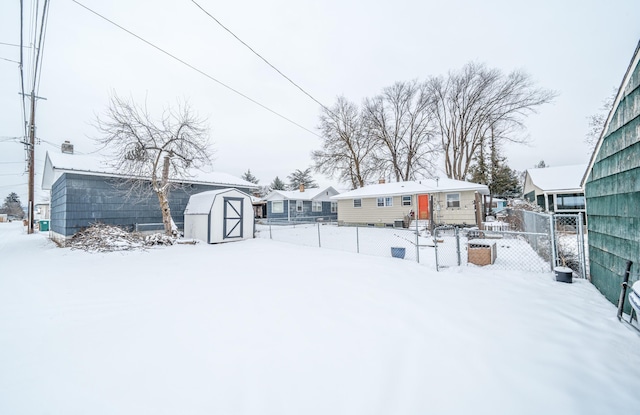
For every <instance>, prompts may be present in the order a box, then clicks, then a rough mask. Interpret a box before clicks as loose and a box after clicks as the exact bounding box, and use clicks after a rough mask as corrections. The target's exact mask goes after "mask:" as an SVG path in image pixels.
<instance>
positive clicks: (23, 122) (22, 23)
mask: <svg viewBox="0 0 640 415" xmlns="http://www.w3.org/2000/svg"><path fill="white" fill-rule="evenodd" d="M23 26H24V0H20V89H21V93H22V125H23V127H24V136H25V137H26V136H27V106H26V96H25V94H24V53H23V51H24V40H23V37H24V28H23Z"/></svg>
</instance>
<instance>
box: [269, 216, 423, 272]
mask: <svg viewBox="0 0 640 415" xmlns="http://www.w3.org/2000/svg"><path fill="white" fill-rule="evenodd" d="M256 230H257V232H256V236H257V237H258V238H267V239H272V240H275V241H280V242H288V243H294V244H298V245H304V246H311V247H318V248H327V249H337V250H341V251H347V252H353V253H359V254H365V255H375V256H385V257H395V258H404V259H406V260H410V261H416V262H419V263H421V264H434V265H435V255H434V252H433V251H434V243H433V239H432V238H431V237H430V236H429V233H428V231H427V230H426V226H425V225H424V224H420V223H418V222H416V223H414V225H413V226H410V227H409V228H389V227H378V226H373V227H370V226H338V225H337V224H336V223H313V224H310V223H305V224H300V223H298V224H292V223H283V224H277V225H276V224H275V223H268V224H257V225H256Z"/></svg>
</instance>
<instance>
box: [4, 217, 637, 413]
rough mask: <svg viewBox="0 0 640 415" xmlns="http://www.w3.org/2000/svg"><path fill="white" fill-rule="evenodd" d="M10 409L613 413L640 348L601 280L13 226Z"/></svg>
mask: <svg viewBox="0 0 640 415" xmlns="http://www.w3.org/2000/svg"><path fill="white" fill-rule="evenodd" d="M0 266H1V268H0V269H1V270H2V272H1V273H0V352H1V353H0V414H11V415H23V414H24V415H26V414H29V415H32V414H65V415H70V414H92V415H95V414H119V415H120V414H132V415H133V414H135V415H139V414H278V415H283V414H296V415H299V414H305V415H307V414H323V415H326V414H349V415H353V414H367V415H369V414H381V415H383V414H384V415H386V414H402V415H406V414H426V413H434V414H536V415H539V414H563V415H565V414H605V413H620V414H631V413H637V411H638V408H639V407H640V392H639V391H638V388H637V385H638V384H640V336H638V335H637V334H636V333H635V332H633V331H632V330H630V329H629V328H627V327H626V326H624V325H622V324H621V323H619V322H618V321H617V319H616V317H615V315H616V310H615V307H614V306H613V305H611V304H610V303H609V302H607V301H606V300H605V299H604V297H603V296H602V295H600V294H599V293H598V292H597V290H596V289H595V288H594V287H593V286H592V285H590V283H589V282H588V281H585V280H575V279H574V283H573V284H563V283H558V282H555V281H553V278H552V274H551V273H549V272H547V273H526V272H514V271H507V270H504V271H501V270H488V269H483V268H476V267H460V268H458V267H454V268H450V269H448V270H445V271H443V272H439V273H437V272H436V271H435V270H434V269H432V268H431V267H425V266H421V265H418V264H417V263H416V262H413V261H407V260H404V261H403V260H399V259H395V258H385V257H377V256H368V255H356V254H353V253H350V252H345V251H339V250H330V249H318V248H311V247H304V246H298V245H292V244H287V243H282V242H276V241H271V240H268V239H262V238H260V239H254V240H249V241H245V242H235V243H228V244H221V245H206V244H197V245H174V246H170V247H159V248H153V249H149V250H146V251H126V252H115V253H99V254H90V253H87V252H84V251H77V250H70V249H68V248H65V249H61V248H56V247H55V246H54V245H53V244H52V243H51V242H49V241H48V240H47V239H46V238H45V237H44V235H42V234H36V235H26V234H25V233H24V229H23V227H22V226H21V224H18V223H10V224H6V223H0Z"/></svg>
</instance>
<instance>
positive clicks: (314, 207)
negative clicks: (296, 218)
mask: <svg viewBox="0 0 640 415" xmlns="http://www.w3.org/2000/svg"><path fill="white" fill-rule="evenodd" d="M311 211H312V212H322V202H320V201H318V200H314V201H313V202H311Z"/></svg>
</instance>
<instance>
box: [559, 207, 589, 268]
mask: <svg viewBox="0 0 640 415" xmlns="http://www.w3.org/2000/svg"><path fill="white" fill-rule="evenodd" d="M583 217H584V216H583V215H582V213H575V214H567V213H559V214H555V215H553V225H554V226H553V232H554V240H555V247H554V248H555V259H556V262H555V264H554V265H556V266H565V267H569V268H571V269H572V270H573V271H574V272H575V273H576V274H577V276H578V277H579V278H587V277H588V275H589V272H588V268H587V257H586V250H585V240H584V223H583Z"/></svg>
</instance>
